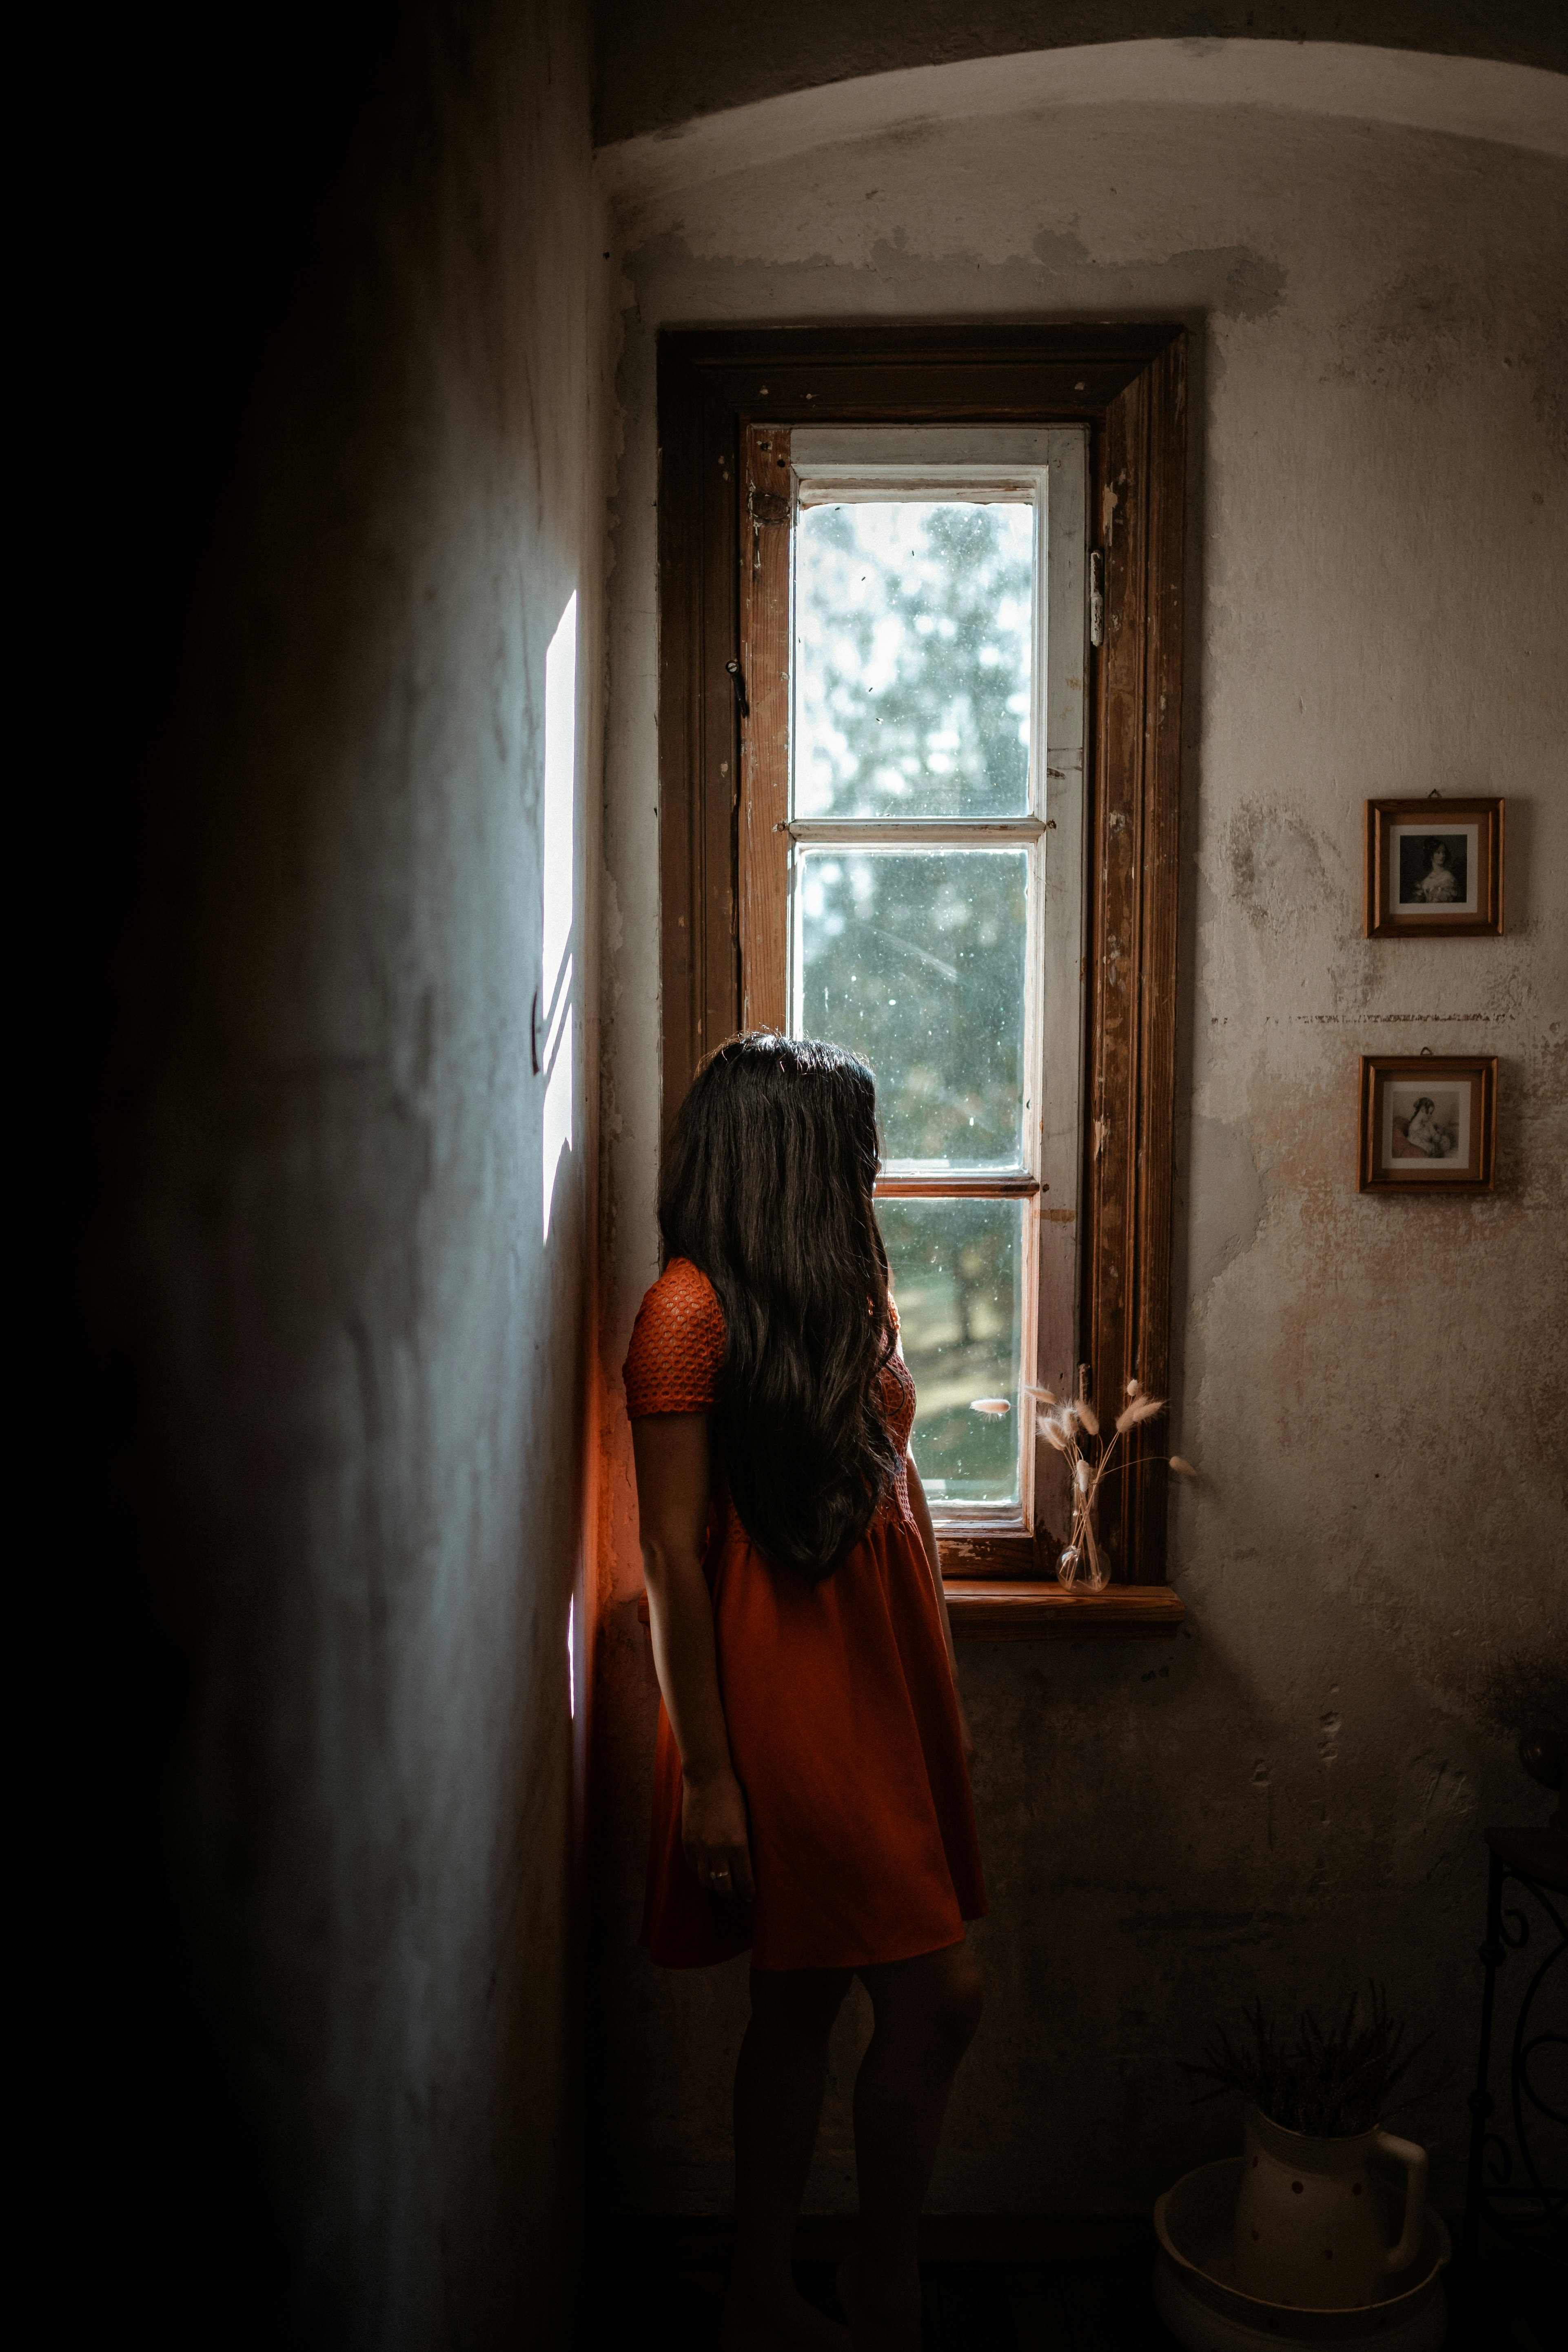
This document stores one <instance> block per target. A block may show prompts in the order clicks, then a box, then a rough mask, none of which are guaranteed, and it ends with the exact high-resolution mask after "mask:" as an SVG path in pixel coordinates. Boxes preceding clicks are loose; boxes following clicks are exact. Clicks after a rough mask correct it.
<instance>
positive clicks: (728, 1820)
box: [680, 1771, 756, 1903]
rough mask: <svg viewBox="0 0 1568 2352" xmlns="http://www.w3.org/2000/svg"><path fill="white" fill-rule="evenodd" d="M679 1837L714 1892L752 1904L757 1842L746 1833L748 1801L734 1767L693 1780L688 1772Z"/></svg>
mask: <svg viewBox="0 0 1568 2352" xmlns="http://www.w3.org/2000/svg"><path fill="white" fill-rule="evenodd" d="M680 1841H681V1843H682V1845H683V1846H684V1847H685V1849H686V1859H687V1861H688V1862H689V1864H691V1867H692V1869H693V1870H694V1871H695V1872H696V1873H697V1883H698V1885H700V1886H701V1887H702V1888H703V1889H704V1891H705V1892H706V1893H707V1894H709V1895H721V1896H723V1897H724V1898H725V1900H726V1901H729V1900H731V1898H733V1897H735V1896H739V1898H740V1900H741V1901H742V1903H750V1902H751V1900H752V1896H753V1895H755V1893H756V1887H755V1885H753V1883H752V1847H751V1841H750V1839H749V1837H748V1836H747V1833H746V1800H745V1797H744V1796H743V1795H742V1790H741V1784H740V1782H739V1780H736V1778H735V1775H734V1774H733V1772H728V1771H721V1772H713V1773H711V1774H710V1775H708V1776H707V1777H706V1778H703V1779H698V1780H694V1779H693V1777H692V1775H691V1774H690V1773H689V1772H688V1773H686V1774H685V1775H684V1776H683V1778H682V1780H681V1785H680Z"/></svg>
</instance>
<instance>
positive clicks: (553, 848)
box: [539, 590, 577, 1241]
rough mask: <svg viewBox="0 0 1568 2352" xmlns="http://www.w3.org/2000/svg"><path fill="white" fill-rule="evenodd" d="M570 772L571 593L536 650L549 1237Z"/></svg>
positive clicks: (560, 1101)
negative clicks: (540, 681)
mask: <svg viewBox="0 0 1568 2352" xmlns="http://www.w3.org/2000/svg"><path fill="white" fill-rule="evenodd" d="M576 772H577V596H576V592H575V590H574V592H573V593H572V594H571V596H570V597H569V598H568V599H567V604H566V610H565V611H564V612H563V614H562V615H561V621H560V625H559V626H558V627H557V629H556V632H555V635H553V636H552V638H551V640H550V649H549V651H548V653H547V654H546V655H545V657H544V855H543V860H542V864H543V879H544V952H543V975H542V978H543V985H542V989H541V991H540V999H539V1001H540V1005H541V1007H542V1010H543V1012H544V1019H545V1026H546V1031H547V1036H548V1042H547V1044H546V1045H545V1049H544V1061H543V1066H544V1070H545V1072H546V1083H545V1089H544V1131H543V1147H542V1152H543V1156H542V1178H543V1193H544V1238H545V1240H546V1241H548V1240H549V1239H550V1209H551V1202H552V1197H553V1194H554V1191H555V1171H556V1169H557V1168H558V1167H559V1165H560V1161H561V1154H562V1153H563V1151H567V1150H571V1147H572V1106H573V1099H574V1094H575V1091H576V1090H575V1087H574V1084H573V1055H572V1044H573V1036H572V958H571V956H570V955H569V954H568V953H567V948H568V944H569V942H570V940H571V937H572V912H573V900H574V890H575V881H576V877H575V871H574V858H573V847H574V845H573V814H574V803H575V797H576V795H575V792H574V784H575V781H576Z"/></svg>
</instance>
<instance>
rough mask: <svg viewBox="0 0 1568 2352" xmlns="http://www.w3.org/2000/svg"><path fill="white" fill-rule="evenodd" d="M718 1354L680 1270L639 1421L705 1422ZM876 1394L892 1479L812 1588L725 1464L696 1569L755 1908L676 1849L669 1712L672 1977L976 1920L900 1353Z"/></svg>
mask: <svg viewBox="0 0 1568 2352" xmlns="http://www.w3.org/2000/svg"><path fill="white" fill-rule="evenodd" d="M895 1328H896V1318H895ZM723 1357H724V1317H723V1311H722V1309H721V1307H720V1304H719V1300H718V1297H717V1296H716V1295H715V1293H714V1290H713V1287H712V1285H711V1284H710V1282H709V1280H708V1278H707V1276H705V1275H703V1274H700V1272H699V1271H698V1269H697V1267H696V1266H694V1265H691V1263H690V1262H689V1260H688V1259H686V1258H677V1259H675V1260H674V1261H673V1262H672V1263H671V1265H669V1266H668V1267H667V1269H666V1271H665V1272H664V1274H663V1275H662V1276H660V1277H659V1279H658V1282H656V1283H655V1284H654V1286H653V1288H652V1289H651V1290H650V1291H649V1292H648V1294H647V1297H646V1298H645V1299H644V1300H643V1303H642V1311H641V1313H640V1314H639V1315H638V1317H637V1328H636V1329H635V1330H634V1331H633V1333H632V1343H631V1348H630V1350H629V1352H628V1353H627V1356H626V1407H627V1410H628V1412H630V1414H631V1416H632V1418H633V1419H634V1420H636V1419H637V1418H639V1417H640V1416H642V1415H644V1414H647V1413H658V1412H708V1411H709V1410H710V1407H711V1406H712V1405H713V1403H714V1402H715V1401H716V1399H717V1396H718V1392H719V1374H720V1368H721V1364H722V1362H723ZM882 1381H883V1391H882V1394H883V1402H884V1407H885V1410H886V1412H887V1415H888V1423H889V1430H890V1433H891V1435H892V1438H893V1443H894V1444H895V1446H896V1447H897V1449H898V1452H899V1454H900V1472H899V1478H898V1484H897V1486H896V1488H895V1489H893V1490H891V1491H889V1493H888V1494H887V1495H885V1496H883V1498H882V1501H881V1502H880V1504H879V1506H878V1509H877V1513H876V1516H875V1517H874V1518H873V1520H872V1522H871V1525H870V1527H869V1528H868V1530H867V1532H866V1534H865V1535H864V1536H863V1537H862V1538H861V1539H860V1541H859V1542H858V1544H857V1545H856V1546H855V1548H854V1549H853V1550H852V1551H851V1552H849V1553H847V1555H846V1557H845V1559H842V1560H841V1561H840V1562H839V1564H838V1566H837V1568H836V1569H835V1570H833V1573H832V1574H831V1575H830V1576H826V1577H825V1578H824V1579H823V1580H822V1581H821V1583H819V1584H818V1585H817V1586H816V1588H815V1590H814V1589H813V1588H812V1587H810V1586H809V1585H808V1584H807V1583H806V1581H805V1578H804V1577H801V1576H799V1575H798V1574H796V1573H795V1571H794V1570H787V1569H775V1568H773V1566H771V1565H770V1563H769V1562H768V1561H767V1560H766V1559H763V1556H762V1554H761V1553H760V1552H759V1551H758V1550H757V1549H756V1548H755V1546H754V1545H753V1544H752V1540H751V1538H750V1537H749V1536H748V1535H747V1533H746V1531H745V1528H743V1527H742V1524H741V1521H740V1517H739V1516H738V1514H737V1513H736V1511H735V1508H734V1506H733V1505H732V1503H731V1500H730V1497H729V1495H728V1492H727V1491H726V1489H725V1486H724V1481H723V1473H722V1465H721V1464H720V1463H719V1462H718V1461H717V1459H715V1462H714V1467H713V1500H712V1505H711V1508H710V1515H709V1524H708V1538H707V1545H706V1550H705V1556H704V1559H703V1572H704V1574H705V1575H706V1577H707V1579H708V1588H709V1591H710V1593H711V1594H712V1598H713V1625H714V1632H715V1634H716V1636H717V1641H718V1654H719V1680H720V1689H721V1695H722V1697H723V1702H724V1719H725V1722H726V1724H727V1726H728V1727H729V1734H730V1752H731V1757H732V1759H733V1760H734V1766H735V1774H736V1778H737V1779H738V1780H739V1781H740V1783H741V1786H742V1790H744V1791H745V1797H746V1807H747V1811H748V1815H749V1818H750V1827H751V1845H752V1873H753V1875H754V1877H755V1880H756V1888H757V1893H756V1900H755V1902H754V1903H752V1904H745V1903H740V1902H736V1901H733V1900H731V1901H728V1902H726V1901H721V1899H720V1898H719V1897H718V1896H717V1895H707V1894H705V1893H704V1892H703V1891H702V1889H701V1888H700V1886H699V1885H698V1883H697V1879H696V1876H695V1874H694V1873H693V1872H692V1870H691V1869H690V1867H689V1864H688V1863H687V1860H686V1856H685V1853H684V1852H683V1850H682V1847H681V1843H680V1757H679V1751H678V1749H677V1748H676V1745H675V1740H674V1737H673V1735H672V1733H671V1731H670V1727H669V1718H668V1715H667V1714H666V1713H665V1709H664V1706H663V1702H662V1701H661V1702H660V1705H659V1710H658V1753H657V1756H656V1759H655V1765H654V1797H653V1839H652V1850H651V1853H650V1857H649V1863H648V1879H647V1907H646V1910H645V1912H644V1916H643V1941H644V1943H645V1944H647V1947H648V1948H649V1950H650V1951H651V1952H652V1954H653V1957H654V1958H655V1959H656V1960H658V1961H661V1962H662V1963H663V1964H664V1966H665V1967H667V1968H702V1967H706V1966H708V1965H709V1964H710V1963H711V1962H713V1961H715V1960H726V1959H729V1958H731V1957H732V1956H733V1955H734V1954H735V1953H737V1952H742V1951H744V1950H745V1949H746V1948H747V1946H748V1945H750V1946H751V1948H752V1966H753V1967H755V1968H759V1969H851V1968H868V1967H870V1966H872V1965H873V1964H875V1963H876V1962H878V1961H882V1960H903V1959H912V1958H914V1957H915V1956H916V1955H917V1954H918V1953H921V1952H935V1951H941V1950H942V1949H944V1948H945V1947H946V1946H948V1945H950V1944H956V1943H957V1942H958V1941H959V1940H960V1938H961V1937H962V1936H963V1922H964V1920H966V1919H979V1918H983V1917H984V1914H985V1908H986V1904H985V1885H984V1877H983V1875H982V1873H981V1867H980V1843H979V1839H978V1837H977V1836H976V1834H975V1828H974V1805H973V1798H972V1796H971V1794H970V1788H969V1774H968V1771H967V1770H966V1769H965V1766H964V1761H963V1741H962V1738H961V1735H960V1731H959V1719H958V1705H957V1700H956V1698H955V1696H954V1694H953V1688H952V1675H951V1673H950V1672H949V1668H948V1662H947V1648H946V1644H945V1643H944V1641H943V1639H942V1619H941V1615H940V1612H939V1611H938V1608H937V1601H936V1594H935V1591H934V1590H933V1587H932V1584H931V1571H930V1570H929V1569H928V1567H927V1565H926V1556H925V1547H924V1545H923V1544H922V1543H921V1538H920V1531H919V1529H918V1528H917V1527H916V1525H915V1522H914V1518H913V1516H912V1514H911V1512H910V1496H909V1481H908V1477H907V1475H906V1472H905V1470H904V1468H903V1467H902V1466H901V1465H902V1463H903V1461H904V1458H905V1454H906V1448H907V1446H908V1444H909V1434H910V1424H911V1423H912V1422H913V1420H914V1414H915V1384H914V1381H912V1380H911V1378H910V1371H909V1367H908V1366H907V1365H906V1363H905V1362H904V1360H903V1358H902V1356H901V1355H895V1356H894V1357H893V1358H892V1360H891V1361H890V1362H889V1364H888V1366H887V1368H886V1370H884V1372H883V1375H882Z"/></svg>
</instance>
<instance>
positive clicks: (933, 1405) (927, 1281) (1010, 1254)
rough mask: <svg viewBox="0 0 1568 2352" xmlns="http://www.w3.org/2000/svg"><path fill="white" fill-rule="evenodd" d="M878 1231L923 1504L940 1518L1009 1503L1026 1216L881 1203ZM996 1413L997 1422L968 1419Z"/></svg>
mask: <svg viewBox="0 0 1568 2352" xmlns="http://www.w3.org/2000/svg"><path fill="white" fill-rule="evenodd" d="M877 1221H878V1223H879V1224H880V1226H881V1228H882V1238H883V1239H884V1241H885V1242H886V1243H887V1245H888V1263H889V1269H890V1272H891V1275H892V1281H893V1297H894V1300H895V1303H896V1304H897V1307H898V1309H899V1320H900V1326H901V1336H902V1340H903V1349H904V1356H905V1359H906V1360H907V1362H908V1364H909V1367H910V1371H911V1372H912V1373H913V1374H914V1381H915V1391H916V1403H915V1426H914V1435H913V1437H912V1439H911V1441H910V1443H911V1445H912V1447H913V1451H914V1457H915V1462H916V1465H917V1466H918V1468H919V1470H920V1474H921V1478H922V1480H923V1481H924V1483H925V1488H926V1492H927V1494H928V1495H929V1496H931V1501H932V1504H933V1506H934V1507H937V1508H939V1509H940V1507H941V1506H942V1504H943V1503H1016V1501H1017V1499H1018V1351H1019V1348H1020V1345H1021V1341H1022V1334H1023V1257H1024V1253H1023V1223H1024V1204H1023V1202H1020V1201H899V1200H892V1201H889V1200H881V1201H879V1202H878V1203H877ZM998 1403H1005V1405H1006V1407H1007V1411H1006V1412H1005V1413H999V1412H995V1411H994V1409H993V1410H991V1411H988V1412H987V1411H976V1410H975V1408H976V1406H977V1405H981V1406H990V1407H992V1408H994V1407H995V1405H997V1404H998Z"/></svg>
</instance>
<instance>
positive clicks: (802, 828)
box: [774, 816, 1047, 849]
mask: <svg viewBox="0 0 1568 2352" xmlns="http://www.w3.org/2000/svg"><path fill="white" fill-rule="evenodd" d="M1046 826H1047V819H1046V818H1044V817H1039V816H972V817H938V816H928V817H919V816H907V817H897V816H895V817H887V816H879V817H869V816H795V817H790V818H788V819H786V820H785V822H784V823H783V824H779V825H776V826H775V827H774V831H775V832H777V833H784V834H787V835H788V836H789V838H790V840H791V841H793V842H799V843H800V844H802V845H804V846H809V847H815V848H821V847H823V846H826V845H829V844H835V843H836V844H837V845H838V846H839V847H841V848H845V849H855V848H862V849H874V848H875V847H876V846H877V845H878V844H879V842H884V841H914V842H921V841H924V842H957V843H960V844H963V843H964V842H975V843H985V842H992V841H1003V842H1019V843H1022V844H1024V845H1027V844H1028V843H1030V842H1033V841H1038V840H1039V838H1040V835H1042V834H1043V833H1044V832H1045V830H1046Z"/></svg>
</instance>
